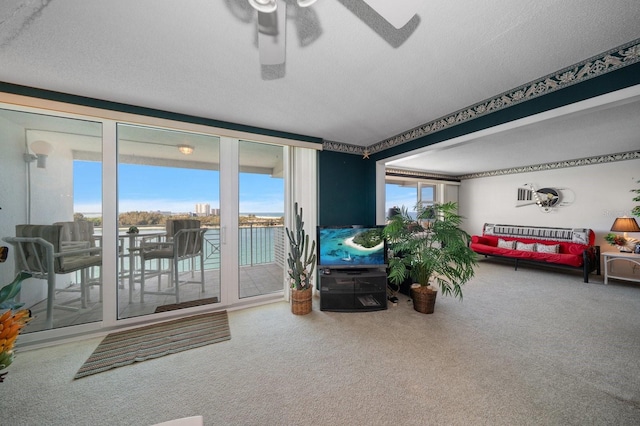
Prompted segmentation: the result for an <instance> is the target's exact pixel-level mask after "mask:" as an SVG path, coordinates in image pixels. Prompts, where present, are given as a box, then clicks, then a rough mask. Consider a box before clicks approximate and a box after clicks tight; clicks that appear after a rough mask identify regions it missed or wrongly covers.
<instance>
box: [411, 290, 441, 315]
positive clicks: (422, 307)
mask: <svg viewBox="0 0 640 426" xmlns="http://www.w3.org/2000/svg"><path fill="white" fill-rule="evenodd" d="M437 295H438V290H435V289H434V288H433V287H431V286H421V285H420V284H413V285H412V286H411V299H413V309H415V310H416V311H418V312H420V313H423V314H432V313H433V311H434V309H435V306H436V296H437Z"/></svg>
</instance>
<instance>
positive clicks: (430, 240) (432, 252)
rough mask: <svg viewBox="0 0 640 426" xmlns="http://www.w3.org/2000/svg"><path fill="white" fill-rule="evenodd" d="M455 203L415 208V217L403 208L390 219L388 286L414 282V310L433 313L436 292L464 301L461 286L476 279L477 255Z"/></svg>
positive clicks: (386, 232)
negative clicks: (471, 245) (469, 243)
mask: <svg viewBox="0 0 640 426" xmlns="http://www.w3.org/2000/svg"><path fill="white" fill-rule="evenodd" d="M457 210H458V206H457V204H456V203H453V202H449V203H444V204H435V205H432V206H428V207H422V206H417V207H416V212H417V214H416V217H415V218H413V217H412V216H411V215H410V214H409V212H408V210H407V209H406V208H405V207H402V208H401V209H399V212H396V213H397V214H395V215H393V216H392V217H390V218H389V221H388V223H387V225H386V226H385V227H384V230H383V232H384V235H385V238H386V239H387V241H388V243H389V247H390V249H391V254H390V256H389V281H390V282H391V283H393V284H395V285H398V286H399V285H400V284H402V283H403V282H404V281H405V280H406V279H407V278H409V277H410V278H411V279H413V282H414V284H413V285H412V287H411V297H412V299H413V302H414V309H416V310H417V311H419V312H423V313H433V310H434V305H435V299H436V295H437V291H438V289H440V291H441V292H442V294H443V295H445V296H446V295H453V296H454V297H458V298H460V299H462V285H464V284H465V283H466V282H467V281H469V280H470V279H471V278H472V277H473V276H474V274H475V270H474V267H475V266H476V264H477V260H476V254H475V253H474V252H473V250H471V249H470V248H469V245H468V242H469V240H470V238H471V237H470V236H469V234H467V233H466V232H465V231H464V230H462V229H461V228H460V225H461V223H462V219H463V218H462V216H460V215H459V214H458V213H457Z"/></svg>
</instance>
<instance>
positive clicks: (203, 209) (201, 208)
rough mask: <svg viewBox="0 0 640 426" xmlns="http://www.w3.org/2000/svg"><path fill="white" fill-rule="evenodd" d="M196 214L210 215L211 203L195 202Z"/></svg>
mask: <svg viewBox="0 0 640 426" xmlns="http://www.w3.org/2000/svg"><path fill="white" fill-rule="evenodd" d="M196 215H197V216H211V205H210V204H208V203H198V204H196Z"/></svg>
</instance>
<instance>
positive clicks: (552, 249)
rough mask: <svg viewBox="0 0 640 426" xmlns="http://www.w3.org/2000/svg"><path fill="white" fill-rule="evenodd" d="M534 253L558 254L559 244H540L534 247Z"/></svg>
mask: <svg viewBox="0 0 640 426" xmlns="http://www.w3.org/2000/svg"><path fill="white" fill-rule="evenodd" d="M536 251H537V252H540V253H559V252H560V244H552V245H547V244H540V243H538V244H537V245H536Z"/></svg>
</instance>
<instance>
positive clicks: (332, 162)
mask: <svg viewBox="0 0 640 426" xmlns="http://www.w3.org/2000/svg"><path fill="white" fill-rule="evenodd" d="M318 161H319V163H318V175H319V178H318V210H319V217H318V225H324V226H330V225H372V224H375V223H376V185H375V182H376V177H375V169H376V168H375V164H376V163H375V161H371V160H369V159H363V158H362V156H360V155H353V154H345V153H341V152H335V151H321V152H320V153H319V159H318Z"/></svg>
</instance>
